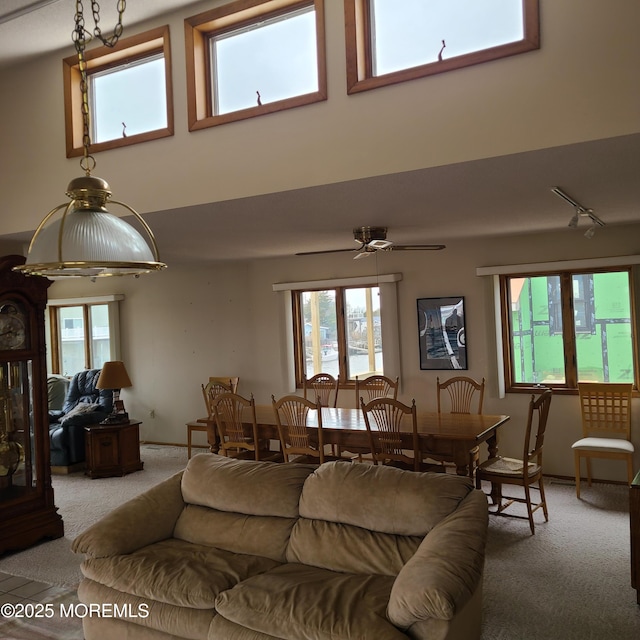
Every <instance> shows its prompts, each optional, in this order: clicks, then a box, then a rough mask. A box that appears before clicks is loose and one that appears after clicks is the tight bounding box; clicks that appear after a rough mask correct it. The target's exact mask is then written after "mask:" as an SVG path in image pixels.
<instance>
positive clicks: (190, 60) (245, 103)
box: [185, 0, 327, 131]
mask: <svg viewBox="0 0 640 640" xmlns="http://www.w3.org/2000/svg"><path fill="white" fill-rule="evenodd" d="M185 36H186V38H185V39H186V54H187V101H188V117H189V130H190V131H193V130H195V129H201V128H205V127H211V126H214V125H218V124H224V123H226V122H233V121H236V120H242V119H245V118H252V117H254V116H258V115H263V114H266V113H272V112H274V111H280V110H283V109H290V108H293V107H298V106H302V105H306V104H311V103H313V102H318V101H321V100H326V97H327V90H326V70H325V52H324V51H325V50H324V5H323V0H302V1H301V0H251V1H250V2H245V1H244V0H242V1H239V0H236V1H235V2H230V3H228V4H225V5H223V6H221V7H218V8H216V9H211V10H209V11H206V12H204V13H201V14H199V15H197V16H193V17H191V18H188V19H186V20H185Z"/></svg>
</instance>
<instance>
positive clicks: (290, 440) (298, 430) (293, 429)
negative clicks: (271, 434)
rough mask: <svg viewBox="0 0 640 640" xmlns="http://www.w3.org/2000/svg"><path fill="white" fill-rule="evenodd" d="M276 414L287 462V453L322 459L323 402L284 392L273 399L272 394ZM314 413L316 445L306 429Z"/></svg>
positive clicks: (320, 460)
mask: <svg viewBox="0 0 640 640" xmlns="http://www.w3.org/2000/svg"><path fill="white" fill-rule="evenodd" d="M271 402H272V404H273V410H274V413H275V418H276V424H277V426H278V434H279V436H280V445H281V448H282V454H283V455H284V461H285V462H289V458H290V456H304V457H311V458H317V459H318V461H319V463H320V464H322V463H323V462H324V436H323V432H322V405H321V404H320V401H319V400H316V401H315V402H312V401H311V400H308V399H307V398H301V397H300V396H296V395H287V396H283V397H282V398H280V399H278V400H276V399H275V397H274V396H271ZM312 413H313V414H315V416H316V420H315V421H314V424H313V427H314V428H315V432H316V438H317V446H316V445H315V443H314V442H313V441H312V438H311V433H310V430H309V424H310V423H309V418H310V416H311V415H312Z"/></svg>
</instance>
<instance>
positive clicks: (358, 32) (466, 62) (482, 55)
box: [344, 0, 540, 94]
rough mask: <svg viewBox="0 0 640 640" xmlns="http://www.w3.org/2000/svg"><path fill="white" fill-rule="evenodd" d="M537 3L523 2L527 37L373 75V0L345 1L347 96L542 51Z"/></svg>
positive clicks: (536, 1)
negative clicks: (529, 52) (536, 50)
mask: <svg viewBox="0 0 640 640" xmlns="http://www.w3.org/2000/svg"><path fill="white" fill-rule="evenodd" d="M538 3H539V0H522V5H523V16H524V37H523V38H522V40H519V41H517V42H511V43H508V44H504V45H499V46H496V47H491V48H489V49H483V50H481V51H474V52H472V53H468V54H465V55H461V56H455V57H454V58H449V59H446V58H445V59H443V60H441V61H437V62H430V63H427V64H423V65H419V66H416V67H410V68H408V69H401V70H399V71H394V72H391V73H386V74H384V75H380V76H374V75H373V57H372V56H373V50H372V43H371V20H370V16H371V12H370V0H344V14H345V38H346V62H347V93H348V94H353V93H359V92H361V91H369V90H370V89H377V88H379V87H385V86H388V85H391V84H397V83H399V82H407V81H409V80H415V79H417V78H424V77H427V76H431V75H435V74H438V73H444V72H446V71H453V70H455V69H461V68H463V67H469V66H472V65H476V64H481V63H483V62H489V61H491V60H497V59H499V58H506V57H508V56H513V55H516V54H519V53H525V52H527V51H532V50H534V49H539V48H540V21H539V7H538Z"/></svg>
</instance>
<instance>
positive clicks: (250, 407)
mask: <svg viewBox="0 0 640 640" xmlns="http://www.w3.org/2000/svg"><path fill="white" fill-rule="evenodd" d="M213 414H214V416H215V420H216V426H217V428H218V435H219V436H220V449H219V452H220V454H221V455H228V454H229V453H230V452H235V453H236V454H237V453H238V452H241V451H251V452H254V454H255V455H254V457H255V459H256V460H258V459H259V458H258V456H257V450H258V447H257V442H258V426H257V422H256V404H255V400H254V399H253V395H252V396H251V398H244V397H242V396H241V395H238V394H237V393H231V392H224V393H220V394H218V395H217V396H216V397H215V398H214V399H213ZM245 424H250V425H251V428H250V429H246V428H245V426H244V425H245Z"/></svg>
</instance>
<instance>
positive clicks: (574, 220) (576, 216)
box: [551, 187, 605, 239]
mask: <svg viewBox="0 0 640 640" xmlns="http://www.w3.org/2000/svg"><path fill="white" fill-rule="evenodd" d="M551 191H552V192H553V193H555V194H556V195H557V196H558V197H560V198H562V199H563V200H564V201H565V202H568V203H569V204H570V205H571V206H572V207H573V208H574V213H573V216H572V217H571V220H569V224H568V225H567V226H568V227H569V228H570V229H577V228H578V223H579V222H580V218H588V219H589V221H590V222H591V226H590V227H589V228H588V229H587V231H586V232H585V234H584V237H585V238H588V239H591V238H593V236H594V234H595V232H596V229H597V228H598V227H604V226H605V225H604V222H603V221H602V220H600V218H598V216H597V215H596V214H595V213H593V209H585V208H584V207H583V206H582V205H581V204H580V203H579V202H576V201H575V200H574V199H573V198H572V197H571V196H568V195H567V194H566V193H565V192H564V191H563V190H562V189H561V188H560V187H552V188H551Z"/></svg>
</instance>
